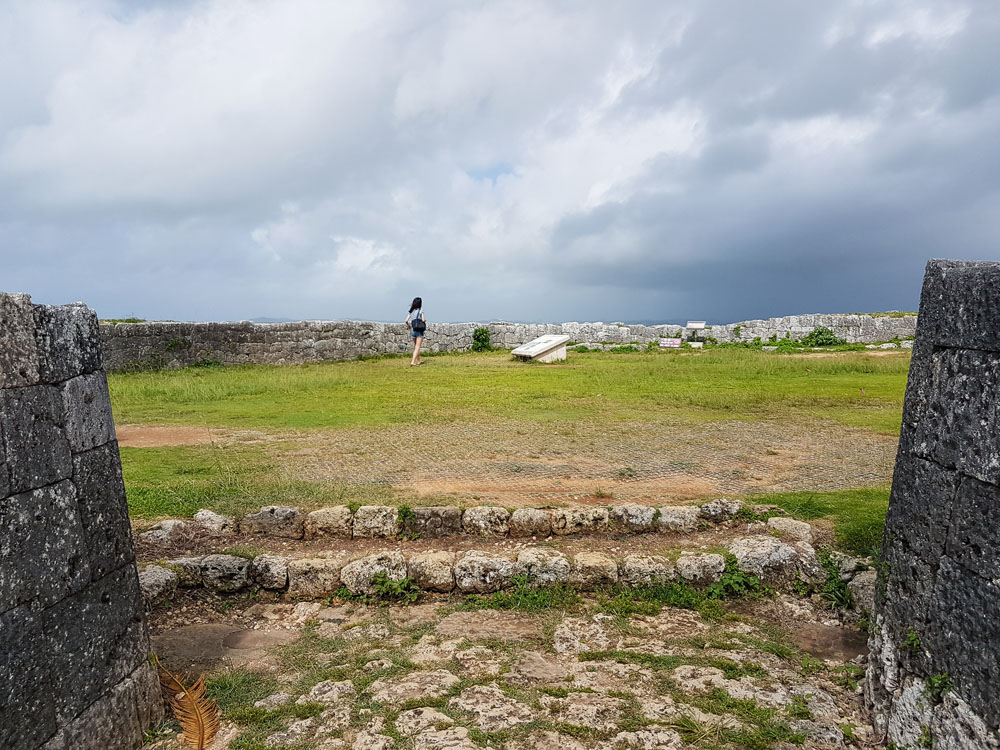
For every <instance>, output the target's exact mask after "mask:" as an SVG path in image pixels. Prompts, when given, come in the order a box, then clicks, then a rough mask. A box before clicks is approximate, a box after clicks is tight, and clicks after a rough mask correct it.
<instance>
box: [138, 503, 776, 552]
mask: <svg viewBox="0 0 1000 750" xmlns="http://www.w3.org/2000/svg"><path fill="white" fill-rule="evenodd" d="M783 512H784V511H781V510H780V509H778V508H775V507H774V506H759V505H749V504H744V503H743V502H742V501H740V500H734V499H730V498H717V499H715V500H712V501H711V502H708V503H704V504H702V505H660V506H652V505H640V504H638V503H622V504H617V505H569V506H565V507H559V508H516V509H514V510H509V509H507V508H504V507H501V506H496V505H477V506H473V507H471V508H460V507H458V506H454V505H439V506H418V507H414V508H410V507H408V506H401V507H397V506H393V505H362V506H360V507H358V508H356V509H354V510H352V509H351V508H350V507H349V506H346V505H335V506H331V507H326V508H319V509H318V510H313V511H311V512H305V511H303V510H301V509H299V508H295V507H290V506H276V505H270V506H266V507H264V508H261V509H260V511H258V512H256V513H249V514H247V515H245V516H243V517H242V518H240V519H238V520H237V519H235V518H232V517H230V516H223V515H219V514H217V513H214V512H212V511H210V510H200V511H198V512H197V513H195V515H194V518H193V519H192V520H191V521H183V520H166V521H161V522H160V523H158V524H156V525H155V526H153V527H152V528H151V529H150V530H148V531H145V532H143V533H142V534H140V535H139V538H140V539H142V540H143V541H145V542H150V543H153V544H169V543H172V542H176V541H182V540H183V538H184V536H185V535H190V534H191V533H193V532H196V531H198V530H205V531H209V532H211V533H215V534H232V535H237V534H239V535H242V536H247V537H270V538H274V539H305V540H314V539H396V538H399V537H401V536H403V537H406V538H418V537H419V538H424V539H427V538H439V537H446V536H457V535H470V536H478V537H508V536H509V537H514V538H531V537H534V538H545V537H548V536H550V535H551V536H569V535H573V534H599V533H607V532H610V533H616V534H642V533H650V532H690V531H695V530H697V529H700V528H705V527H706V526H708V525H709V524H713V523H720V522H725V521H731V520H733V519H744V520H748V521H750V520H766V519H767V518H768V517H769V516H772V515H776V514H781V513H783Z"/></svg>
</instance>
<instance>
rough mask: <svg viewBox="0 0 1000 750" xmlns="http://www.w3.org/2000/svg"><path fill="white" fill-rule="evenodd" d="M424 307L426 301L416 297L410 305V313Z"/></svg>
mask: <svg viewBox="0 0 1000 750" xmlns="http://www.w3.org/2000/svg"><path fill="white" fill-rule="evenodd" d="M423 306H424V301H423V300H422V299H420V297H414V298H413V302H411V303H410V312H413V311H414V310H419V309H420V308H421V307H423Z"/></svg>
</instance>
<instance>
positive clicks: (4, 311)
mask: <svg viewBox="0 0 1000 750" xmlns="http://www.w3.org/2000/svg"><path fill="white" fill-rule="evenodd" d="M38 382H39V376H38V347H37V345H36V344H35V319H34V314H33V308H32V305H31V297H29V296H28V295H27V294H5V293H2V292H0V388H16V387H19V386H25V385H34V384H35V383H38Z"/></svg>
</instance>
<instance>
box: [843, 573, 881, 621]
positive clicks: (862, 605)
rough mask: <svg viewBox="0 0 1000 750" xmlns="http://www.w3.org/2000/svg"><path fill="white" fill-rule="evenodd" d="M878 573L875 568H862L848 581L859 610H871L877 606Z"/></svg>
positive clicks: (852, 597)
mask: <svg viewBox="0 0 1000 750" xmlns="http://www.w3.org/2000/svg"><path fill="white" fill-rule="evenodd" d="M877 579H878V573H877V572H876V571H874V570H862V571H861V572H860V573H858V574H857V575H855V576H854V578H852V579H851V580H850V581H848V582H847V588H848V589H850V592H851V599H852V602H853V607H854V609H856V610H857V611H858V612H864V611H865V610H871V609H872V608H873V607H874V606H875V583H876V580H877Z"/></svg>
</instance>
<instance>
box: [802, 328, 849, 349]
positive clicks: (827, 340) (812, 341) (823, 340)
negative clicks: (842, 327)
mask: <svg viewBox="0 0 1000 750" xmlns="http://www.w3.org/2000/svg"><path fill="white" fill-rule="evenodd" d="M846 343H847V341H846V340H845V339H842V338H840V337H839V336H837V334H835V333H834V332H833V331H832V330H831V329H829V328H827V327H826V326H816V327H815V328H813V329H812V332H811V333H809V334H808V335H806V337H805V338H803V339H802V344H803V345H804V346H839V345H841V344H846Z"/></svg>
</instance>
